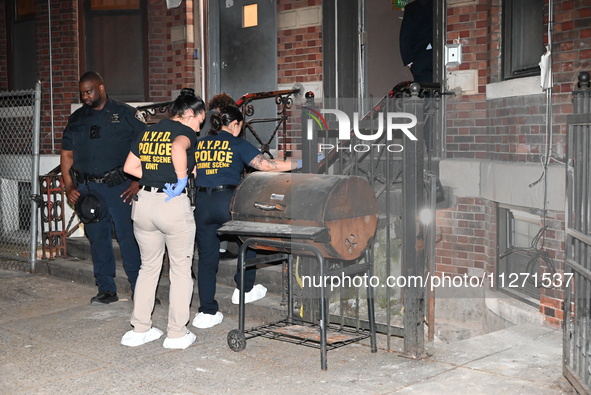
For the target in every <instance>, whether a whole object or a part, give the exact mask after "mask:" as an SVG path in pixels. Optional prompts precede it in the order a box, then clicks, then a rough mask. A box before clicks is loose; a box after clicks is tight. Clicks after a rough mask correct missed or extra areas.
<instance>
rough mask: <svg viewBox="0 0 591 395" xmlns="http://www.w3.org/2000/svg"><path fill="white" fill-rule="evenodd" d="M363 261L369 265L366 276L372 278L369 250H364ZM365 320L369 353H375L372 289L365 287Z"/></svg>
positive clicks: (376, 348)
mask: <svg viewBox="0 0 591 395" xmlns="http://www.w3.org/2000/svg"><path fill="white" fill-rule="evenodd" d="M365 261H366V262H367V263H368V264H369V268H368V269H367V276H368V278H371V277H372V276H373V260H371V254H370V252H369V248H367V249H366V250H365ZM367 316H368V317H367V319H368V321H369V340H370V343H371V352H377V351H378V347H377V342H376V317H375V308H374V300H373V287H371V286H369V287H367Z"/></svg>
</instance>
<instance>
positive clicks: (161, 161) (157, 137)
mask: <svg viewBox="0 0 591 395" xmlns="http://www.w3.org/2000/svg"><path fill="white" fill-rule="evenodd" d="M178 136H186V137H187V138H188V139H189V141H190V146H189V149H187V169H188V171H189V172H191V171H192V169H193V167H195V142H196V141H197V134H196V133H195V131H194V130H193V129H191V128H190V127H188V126H186V125H183V124H182V123H180V122H178V121H172V120H170V119H163V120H162V121H160V122H158V123H157V124H156V125H153V126H150V127H148V128H147V129H146V130H145V131H144V132H143V133H142V134H141V135H140V136H139V138H138V140H136V141H135V142H134V143H133V145H132V147H131V152H132V153H133V154H134V155H136V156H137V157H138V158H140V161H141V162H142V178H141V179H140V184H142V185H146V186H150V187H156V188H163V187H164V184H166V183H175V182H177V179H178V177H177V174H176V173H175V170H174V165H173V164H172V156H171V153H172V142H173V141H174V139H175V138H177V137H178Z"/></svg>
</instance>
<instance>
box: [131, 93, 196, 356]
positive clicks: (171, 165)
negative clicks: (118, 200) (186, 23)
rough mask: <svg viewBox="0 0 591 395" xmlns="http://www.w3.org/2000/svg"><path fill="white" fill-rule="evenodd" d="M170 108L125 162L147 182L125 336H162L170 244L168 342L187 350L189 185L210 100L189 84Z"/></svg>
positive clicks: (138, 208) (136, 341)
mask: <svg viewBox="0 0 591 395" xmlns="http://www.w3.org/2000/svg"><path fill="white" fill-rule="evenodd" d="M170 112H171V115H172V117H171V118H170V119H165V120H162V121H160V122H158V123H157V124H156V125H154V126H151V127H149V128H147V130H146V131H145V132H144V133H143V134H141V135H140V138H139V139H138V140H136V142H135V143H134V144H133V145H132V147H131V152H130V153H129V155H128V157H127V161H126V162H125V166H124V170H125V172H127V173H129V174H131V175H133V176H136V177H138V178H139V179H140V184H141V187H140V190H139V192H138V194H137V196H136V197H135V199H134V202H133V207H132V212H131V217H132V219H133V221H134V223H133V230H134V233H135V238H136V240H137V242H138V244H139V247H140V252H141V256H142V265H141V267H140V272H139V275H138V280H137V285H136V287H135V298H134V305H133V314H132V316H131V325H132V326H133V327H134V329H133V330H132V331H129V332H127V333H126V334H125V335H124V336H123V337H122V339H121V344H123V345H125V346H130V347H134V346H139V345H142V344H145V343H147V342H150V341H152V340H156V339H158V338H159V337H160V336H161V335H162V331H161V330H159V329H158V328H154V327H152V319H151V317H152V310H153V308H154V298H155V293H156V286H157V285H158V279H159V277H160V271H161V270H162V259H163V256H164V250H165V248H166V249H167V250H168V257H169V260H170V276H169V277H170V295H169V300H170V305H169V310H168V327H167V335H168V336H167V337H166V339H165V340H164V343H163V346H164V347H165V348H176V349H185V348H187V347H189V346H190V345H191V344H192V343H193V342H194V341H195V335H194V334H193V333H191V332H190V331H188V330H187V326H186V324H187V322H189V319H190V317H191V313H190V310H189V306H190V304H191V297H192V296H193V279H192V278H191V266H192V263H193V251H194V243H195V220H194V219H193V207H191V203H190V201H189V197H188V196H187V194H186V193H185V187H186V185H187V181H188V175H189V173H190V172H192V171H193V169H194V167H195V142H196V141H197V135H196V133H195V132H197V131H198V130H199V126H200V124H201V123H202V122H203V119H204V117H205V103H204V102H203V100H201V98H200V97H198V96H195V93H194V91H193V89H190V88H185V89H183V90H182V91H181V94H180V95H179V97H178V98H177V99H176V100H175V101H174V103H173V105H172V107H171V110H170Z"/></svg>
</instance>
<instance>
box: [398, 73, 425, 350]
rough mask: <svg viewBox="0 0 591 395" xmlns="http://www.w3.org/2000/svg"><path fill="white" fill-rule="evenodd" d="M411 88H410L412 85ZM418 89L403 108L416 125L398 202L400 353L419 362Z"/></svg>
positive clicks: (420, 127) (421, 185)
mask: <svg viewBox="0 0 591 395" xmlns="http://www.w3.org/2000/svg"><path fill="white" fill-rule="evenodd" d="M413 85H414V84H413ZM418 91H419V87H418V84H417V86H416V87H411V92H412V96H411V97H410V98H405V99H404V102H403V108H404V111H405V112H406V113H410V114H414V115H415V116H416V117H417V125H416V127H415V128H414V130H412V132H414V135H415V136H416V138H417V140H416V141H413V140H410V139H409V138H407V137H404V144H403V146H404V150H403V153H402V158H403V159H402V160H403V177H402V199H403V208H404V211H403V215H402V224H403V242H402V275H403V276H404V277H405V278H406V281H407V285H406V287H405V288H403V290H402V294H403V298H404V319H403V323H404V334H405V336H404V353H405V354H406V355H407V356H408V357H410V358H415V359H420V358H422V357H423V356H424V353H425V339H424V337H425V333H424V331H425V329H424V326H425V325H424V318H425V288H424V287H423V286H422V284H421V281H419V280H418V279H419V278H422V279H424V278H425V242H424V236H423V235H422V232H421V226H420V225H419V222H418V218H419V211H420V210H421V208H422V207H423V204H424V196H423V195H424V181H423V167H424V163H423V162H424V155H423V147H424V141H423V140H424V139H423V122H424V118H423V100H421V99H420V98H419V97H418Z"/></svg>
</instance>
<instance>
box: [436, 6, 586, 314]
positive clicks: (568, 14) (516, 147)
mask: <svg viewBox="0 0 591 395" xmlns="http://www.w3.org/2000/svg"><path fill="white" fill-rule="evenodd" d="M501 5H502V1H501V0H487V1H486V0H479V1H476V2H474V3H473V4H469V5H460V6H456V7H449V8H448V15H447V16H448V34H447V42H448V43H461V44H462V46H463V50H462V52H463V59H462V61H463V63H462V64H461V65H460V66H459V67H457V68H450V69H448V71H460V72H463V71H466V72H470V71H471V70H476V71H477V75H476V79H475V80H476V87H475V89H474V90H473V92H472V94H468V95H462V94H458V95H456V96H455V97H451V98H450V99H449V101H448V106H447V125H446V127H447V130H446V150H445V152H446V156H447V158H463V159H474V160H495V161H505V162H518V163H519V162H521V163H539V162H540V159H541V157H542V156H543V155H545V154H546V149H547V147H546V116H545V113H546V102H547V100H546V95H545V94H543V93H542V94H533V95H528V96H515V97H508V98H499V99H494V100H486V85H487V84H491V83H496V82H499V81H500V79H501V72H500V70H501V56H500V48H501V20H502V15H501V12H502V7H501ZM545 14H546V18H545V20H546V21H547V19H548V17H547V15H548V2H547V1H546V10H545ZM554 22H555V23H554V34H553V57H554V59H553V73H554V89H553V96H552V102H553V107H552V113H553V119H552V122H553V129H552V131H553V144H552V155H553V157H554V158H556V159H558V160H561V159H564V157H565V155H566V117H567V115H568V114H571V113H572V104H571V92H572V90H573V89H574V87H575V83H576V81H577V76H578V73H579V72H580V71H583V70H591V4H590V3H589V2H587V1H584V0H562V1H560V0H559V1H554ZM545 31H547V29H545ZM547 41H548V38H547V37H546V38H545V42H546V43H547ZM494 206H495V203H494V202H490V201H487V200H486V199H481V198H476V199H473V198H470V197H459V198H458V199H457V205H456V206H455V207H453V208H451V209H449V210H444V211H441V212H440V213H439V215H438V222H437V223H438V227H439V228H440V229H441V240H440V241H439V243H438V246H437V268H438V270H440V271H444V272H447V273H454V274H463V273H466V272H468V271H470V270H471V269H472V268H484V269H485V270H494V268H495V264H496V259H497V258H496V251H495V249H496V247H495V246H496V231H493V230H491V229H490V225H491V224H496V218H495V214H494V211H495V210H496V209H493V207H494ZM483 215H484V216H485V217H486V218H487V220H486V222H481V223H480V224H479V220H477V219H476V216H478V218H482V216H483ZM547 224H548V225H549V228H548V230H547V232H546V240H545V244H544V250H545V251H547V252H549V253H550V255H551V256H552V257H553V258H554V259H555V262H556V263H557V266H558V267H557V270H559V271H562V270H563V269H564V268H563V267H562V262H563V259H564V214H563V213H561V212H550V213H548V219H547ZM481 226H486V228H481ZM482 233H484V234H486V235H487V236H486V237H484V238H483V237H478V236H477V235H479V234H482ZM470 257H472V258H473V259H472V258H470ZM487 268H488V269H487ZM562 298H563V295H562V291H559V290H558V291H557V290H548V289H542V290H541V298H540V311H541V312H542V313H544V314H545V315H546V317H547V321H548V322H549V323H551V324H553V325H559V323H560V320H561V319H562V310H563V306H562V302H561V300H562Z"/></svg>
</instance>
